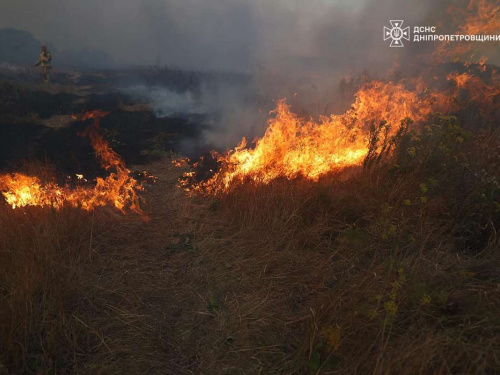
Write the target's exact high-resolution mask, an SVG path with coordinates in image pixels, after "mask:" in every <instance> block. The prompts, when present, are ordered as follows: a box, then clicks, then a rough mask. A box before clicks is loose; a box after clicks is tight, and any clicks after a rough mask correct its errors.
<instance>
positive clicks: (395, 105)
mask: <svg viewBox="0 0 500 375" xmlns="http://www.w3.org/2000/svg"><path fill="white" fill-rule="evenodd" d="M422 90H424V86H423V85H418V89H416V90H414V91H409V90H407V89H406V88H405V87H404V86H403V84H395V83H383V82H380V81H373V82H371V83H369V84H367V85H366V86H365V87H363V88H362V89H361V90H359V91H358V92H357V94H356V96H355V101H354V103H353V105H352V107H351V109H350V110H348V111H347V112H345V113H344V114H342V115H331V116H330V117H325V116H322V117H320V118H319V121H314V120H312V119H303V118H300V117H299V116H297V115H296V114H294V113H292V112H291V111H290V107H289V106H288V105H287V103H286V102H285V101H284V100H281V101H279V102H278V106H277V108H276V110H275V111H273V112H272V114H274V116H273V117H272V118H271V119H270V120H269V124H268V128H267V130H266V132H265V134H264V136H263V137H262V138H261V139H259V140H257V142H256V144H255V147H254V148H251V149H250V148H246V146H247V142H246V140H245V139H243V140H242V142H241V143H240V144H239V145H238V146H237V147H236V148H235V150H234V151H231V152H229V153H228V154H226V155H217V159H218V161H219V163H220V164H221V165H222V167H221V170H220V171H218V172H217V173H216V174H215V175H214V176H213V177H212V178H211V179H209V180H207V181H204V182H201V183H198V184H197V185H195V186H194V188H195V190H198V191H203V192H207V193H219V192H225V191H228V190H230V189H231V188H232V187H234V186H237V185H239V184H241V183H244V182H245V181H248V180H252V181H254V182H256V183H262V184H267V183H269V182H270V181H271V180H273V179H276V178H279V177H285V178H287V179H293V178H297V177H303V178H306V179H309V180H313V181H317V180H318V179H319V178H320V177H321V176H323V175H325V174H327V173H329V172H332V171H335V170H340V169H342V168H345V167H348V166H356V165H361V164H362V162H363V160H364V158H365V156H366V155H367V153H368V135H369V133H370V128H371V126H372V125H373V124H377V125H378V124H379V123H380V122H382V121H384V122H386V123H387V124H388V125H390V127H389V128H388V129H389V135H392V134H394V133H395V132H396V131H397V129H398V127H399V125H400V123H401V121H403V120H404V119H405V118H411V119H413V120H414V121H420V120H423V119H424V118H425V117H426V116H428V115H429V113H430V111H431V99H430V96H426V97H425V98H424V97H423V96H422V95H421V94H422V92H421V91H422ZM185 177H186V179H189V178H190V177H192V173H188V174H186V175H185Z"/></svg>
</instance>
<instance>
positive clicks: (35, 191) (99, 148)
mask: <svg viewBox="0 0 500 375" xmlns="http://www.w3.org/2000/svg"><path fill="white" fill-rule="evenodd" d="M106 114H107V113H105V112H102V111H93V112H88V113H86V114H85V115H84V116H83V118H82V120H87V119H93V120H94V124H93V126H89V127H87V129H86V130H85V131H84V133H83V134H82V135H83V136H86V137H89V139H90V142H91V144H92V147H93V148H94V150H95V153H96V155H97V157H98V158H99V160H100V162H101V165H102V167H103V168H104V169H106V170H113V171H112V172H111V173H110V174H109V176H107V177H106V178H97V180H96V185H95V186H94V187H81V186H80V187H76V188H73V189H72V188H70V187H68V186H59V185H57V184H55V183H52V182H49V183H42V181H41V180H40V179H39V178H37V177H33V176H27V175H24V174H21V173H14V174H6V175H0V191H1V192H2V195H3V196H4V197H5V200H6V201H7V203H8V204H9V205H10V206H11V207H12V208H18V207H24V206H42V207H43V206H48V207H53V208H55V209H60V208H61V207H63V206H65V205H69V206H72V207H81V208H83V209H84V210H87V211H90V210H93V209H94V208H96V207H101V206H112V207H116V208H117V209H119V210H120V211H122V212H125V210H126V209H129V210H131V211H133V212H136V213H142V211H141V208H140V206H139V198H138V196H137V193H136V191H137V190H140V189H141V186H140V184H138V182H137V181H136V180H135V179H134V178H132V177H131V176H130V170H128V169H127V168H126V166H125V163H124V161H123V160H122V159H121V158H120V156H119V155H118V154H117V153H116V152H115V151H113V150H112V149H111V148H110V146H109V145H108V143H107V142H106V141H105V140H104V139H103V138H102V137H101V136H100V134H99V127H100V119H101V118H102V117H103V116H105V115H106ZM78 179H79V180H82V179H83V176H81V175H78Z"/></svg>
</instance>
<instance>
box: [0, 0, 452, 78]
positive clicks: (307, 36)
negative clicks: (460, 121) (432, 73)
mask: <svg viewBox="0 0 500 375" xmlns="http://www.w3.org/2000/svg"><path fill="white" fill-rule="evenodd" d="M442 3H443V2H442V1H440V2H436V1H431V0H423V1H421V0H419V1H402V0H350V1H349V0H309V1H303V0H210V1H203V0H106V1H101V0H85V1H82V0H68V1H61V0H38V1H33V0H3V1H2V12H0V28H2V27H14V28H17V29H23V30H27V31H29V32H32V33H33V34H34V35H35V37H36V38H37V39H38V40H40V41H42V42H48V43H51V44H53V45H54V46H56V47H57V49H59V50H64V49H85V48H88V49H90V50H101V51H103V52H105V53H107V55H108V56H110V57H111V58H112V60H113V61H114V62H115V63H116V64H120V65H149V64H167V65H175V66H179V67H184V68H195V69H203V70H211V69H215V70H232V71H252V70H254V69H255V68H256V67H257V66H259V65H260V64H266V66H271V67H275V68H276V69H298V68H301V69H309V70H311V69H317V70H321V69H323V70H328V71H330V72H332V71H336V70H340V69H346V68H351V69H364V68H367V67H371V68H373V67H377V68H385V67H387V66H388V65H389V66H390V65H391V64H392V62H393V60H394V59H395V58H396V59H402V60H404V57H405V56H406V55H407V54H409V53H411V51H408V49H406V50H398V51H395V50H389V49H388V48H387V44H386V43H385V42H384V41H383V40H382V37H381V35H382V28H383V26H384V25H388V21H389V20H390V19H404V20H405V22H407V24H409V25H410V24H416V23H421V21H422V20H423V19H425V17H426V16H427V15H428V14H429V13H430V11H431V10H432V11H433V13H436V10H437V11H440V10H441V9H442V8H444V7H442V6H441V5H439V4H442Z"/></svg>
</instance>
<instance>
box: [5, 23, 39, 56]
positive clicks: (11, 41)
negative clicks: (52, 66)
mask: <svg viewBox="0 0 500 375" xmlns="http://www.w3.org/2000/svg"><path fill="white" fill-rule="evenodd" d="M40 44H41V43H40V41H38V40H37V39H36V38H35V37H34V36H33V35H32V34H31V33H29V32H28V31H23V30H17V29H12V28H7V29H0V62H7V63H11V64H34V63H35V62H36V61H37V59H38V54H39V53H40Z"/></svg>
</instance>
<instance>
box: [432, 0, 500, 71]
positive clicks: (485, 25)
mask: <svg viewBox="0 0 500 375" xmlns="http://www.w3.org/2000/svg"><path fill="white" fill-rule="evenodd" d="M449 13H450V14H451V15H452V17H453V18H454V23H455V24H458V25H459V26H458V28H457V30H456V31H455V34H457V35H497V34H498V33H499V32H500V5H499V4H498V2H495V1H489V0H470V1H469V4H468V6H467V8H466V9H462V8H459V7H457V6H451V7H450V8H449ZM488 43H490V42H488ZM483 44H485V43H480V42H467V41H462V42H439V44H438V45H437V48H436V50H435V52H434V55H435V56H436V58H437V59H438V61H445V60H457V59H460V58H464V59H467V60H468V61H466V65H467V64H468V63H470V62H479V63H480V64H481V66H484V63H485V62H486V58H485V57H484V56H476V57H475V55H477V52H478V51H477V49H478V48H481V47H484V46H483ZM486 44H487V43H486ZM496 45H497V46H498V44H496ZM490 46H491V44H490Z"/></svg>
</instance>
